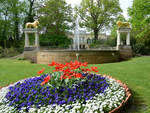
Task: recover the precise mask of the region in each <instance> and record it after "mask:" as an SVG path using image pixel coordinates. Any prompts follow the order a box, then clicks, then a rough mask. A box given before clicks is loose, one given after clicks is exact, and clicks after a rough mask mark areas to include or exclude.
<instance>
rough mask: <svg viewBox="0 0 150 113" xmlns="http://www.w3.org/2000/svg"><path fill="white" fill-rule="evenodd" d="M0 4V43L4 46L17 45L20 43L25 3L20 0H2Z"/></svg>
mask: <svg viewBox="0 0 150 113" xmlns="http://www.w3.org/2000/svg"><path fill="white" fill-rule="evenodd" d="M0 6H1V7H0V14H1V18H0V23H1V30H0V40H1V41H0V42H1V43H0V45H1V46H2V47H4V48H7V47H10V46H15V47H16V46H17V45H18V43H19V42H18V39H19V29H20V26H21V21H22V15H23V12H24V3H23V2H20V1H19V0H3V1H0ZM10 39H11V42H10Z"/></svg>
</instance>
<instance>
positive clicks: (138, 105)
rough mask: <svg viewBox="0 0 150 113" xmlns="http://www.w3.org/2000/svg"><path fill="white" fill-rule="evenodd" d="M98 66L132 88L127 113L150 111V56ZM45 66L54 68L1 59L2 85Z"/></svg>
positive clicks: (0, 84) (49, 69) (148, 112)
mask: <svg viewBox="0 0 150 113" xmlns="http://www.w3.org/2000/svg"><path fill="white" fill-rule="evenodd" d="M96 66H97V67H98V68H99V71H100V73H101V74H107V75H111V76H113V77H114V78H116V79H119V80H121V81H123V82H124V83H126V84H127V85H128V87H129V88H130V89H131V91H132V94H133V98H132V99H131V105H129V106H127V108H126V111H125V112H126V113H127V112H128V113H150V89H149V88H150V57H138V58H133V59H132V60H129V61H124V62H119V63H108V64H97V65H96ZM43 67H44V68H46V70H48V71H51V70H52V68H50V67H48V66H47V65H39V64H31V63H29V62H28V61H19V60H12V59H0V86H5V85H7V84H10V83H13V82H16V81H18V80H20V79H24V78H27V77H32V76H37V74H36V73H37V71H39V70H40V69H42V68H43ZM48 71H47V72H48Z"/></svg>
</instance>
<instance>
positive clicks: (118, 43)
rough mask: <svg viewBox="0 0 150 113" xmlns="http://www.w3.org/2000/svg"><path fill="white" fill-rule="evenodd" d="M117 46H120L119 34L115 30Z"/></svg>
mask: <svg viewBox="0 0 150 113" xmlns="http://www.w3.org/2000/svg"><path fill="white" fill-rule="evenodd" d="M117 46H120V32H119V31H118V30H117Z"/></svg>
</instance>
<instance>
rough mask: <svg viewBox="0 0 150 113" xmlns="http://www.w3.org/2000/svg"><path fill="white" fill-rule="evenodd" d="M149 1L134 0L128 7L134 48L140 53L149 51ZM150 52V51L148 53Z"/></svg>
mask: <svg viewBox="0 0 150 113" xmlns="http://www.w3.org/2000/svg"><path fill="white" fill-rule="evenodd" d="M149 6H150V2H149V1H148V0H134V1H133V5H132V7H131V8H129V9H128V13H129V15H130V19H129V20H130V22H131V24H132V34H134V37H135V40H136V45H135V50H136V51H137V52H140V53H142V54H147V53H148V51H150V24H149V23H150V7H149ZM149 54H150V53H149Z"/></svg>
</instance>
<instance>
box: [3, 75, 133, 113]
mask: <svg viewBox="0 0 150 113" xmlns="http://www.w3.org/2000/svg"><path fill="white" fill-rule="evenodd" d="M102 76H103V77H106V78H108V79H113V80H115V81H116V82H117V83H119V84H120V86H122V87H123V88H124V89H125V94H126V99H125V100H123V101H122V102H121V104H120V105H119V106H118V107H117V108H115V109H113V110H112V111H110V112H109V113H118V112H119V110H121V109H122V108H123V107H124V106H125V105H126V103H127V102H128V100H129V99H130V97H131V92H130V90H129V88H128V87H127V85H126V84H125V83H123V82H122V81H120V80H117V79H115V78H113V77H112V76H108V75H102ZM25 79H27V78H25ZM25 79H24V80H25ZM14 83H16V82H14ZM14 83H11V84H9V85H13V84H14ZM9 85H6V86H3V87H7V86H9ZM3 87H1V86H0V89H2V88H3Z"/></svg>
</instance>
